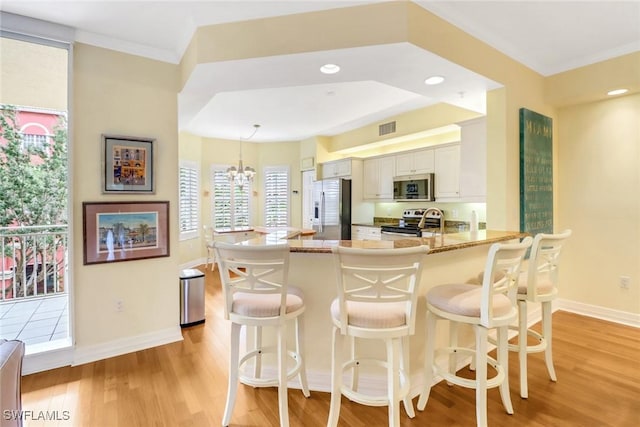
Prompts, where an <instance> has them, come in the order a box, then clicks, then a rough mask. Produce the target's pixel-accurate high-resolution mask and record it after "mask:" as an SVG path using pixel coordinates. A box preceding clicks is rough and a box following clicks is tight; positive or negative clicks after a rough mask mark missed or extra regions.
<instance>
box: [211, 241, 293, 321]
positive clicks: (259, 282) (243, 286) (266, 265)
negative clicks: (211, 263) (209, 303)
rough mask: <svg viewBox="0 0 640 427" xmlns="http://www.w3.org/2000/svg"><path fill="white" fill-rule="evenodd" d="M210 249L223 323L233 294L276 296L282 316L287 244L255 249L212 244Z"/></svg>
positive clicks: (285, 281) (248, 246)
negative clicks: (213, 255) (219, 287)
mask: <svg viewBox="0 0 640 427" xmlns="http://www.w3.org/2000/svg"><path fill="white" fill-rule="evenodd" d="M214 249H215V252H216V261H217V263H218V269H219V271H220V278H221V281H222V291H223V296H224V299H225V304H224V315H225V319H229V316H230V313H232V311H233V310H232V309H233V295H234V294H235V293H237V292H242V293H246V294H256V295H267V294H279V295H280V314H279V316H280V317H283V316H284V315H285V314H286V309H287V305H286V298H287V283H288V276H289V245H288V244H287V243H283V244H275V245H262V246H258V245H243V244H234V243H226V242H218V241H216V242H214Z"/></svg>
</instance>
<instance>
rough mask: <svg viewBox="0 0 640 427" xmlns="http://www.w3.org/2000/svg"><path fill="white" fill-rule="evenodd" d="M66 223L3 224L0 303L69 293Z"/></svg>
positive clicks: (0, 236)
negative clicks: (67, 290)
mask: <svg viewBox="0 0 640 427" xmlns="http://www.w3.org/2000/svg"><path fill="white" fill-rule="evenodd" d="M67 242H68V226H67V225H42V226H31V227H0V302H5V301H17V300H23V299H27V298H36V297H42V296H47V295H56V294H61V293H64V292H66V286H65V284H66V282H67V277H68V272H67V256H68V252H67Z"/></svg>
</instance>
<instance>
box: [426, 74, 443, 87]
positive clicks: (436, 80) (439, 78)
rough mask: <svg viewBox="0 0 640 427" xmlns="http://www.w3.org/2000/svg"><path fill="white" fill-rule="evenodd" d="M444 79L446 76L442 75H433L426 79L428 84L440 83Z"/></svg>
mask: <svg viewBox="0 0 640 427" xmlns="http://www.w3.org/2000/svg"><path fill="white" fill-rule="evenodd" d="M443 81H444V77H442V76H431V77H429V78H427V79H426V80H425V81H424V84H426V85H439V84H440V83H442V82H443Z"/></svg>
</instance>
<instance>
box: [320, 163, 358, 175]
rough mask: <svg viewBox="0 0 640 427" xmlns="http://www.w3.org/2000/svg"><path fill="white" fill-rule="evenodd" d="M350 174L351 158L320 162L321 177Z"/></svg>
mask: <svg viewBox="0 0 640 427" xmlns="http://www.w3.org/2000/svg"><path fill="white" fill-rule="evenodd" d="M347 176H351V159H344V160H335V161H332V162H326V163H323V164H322V179H326V178H339V177H347Z"/></svg>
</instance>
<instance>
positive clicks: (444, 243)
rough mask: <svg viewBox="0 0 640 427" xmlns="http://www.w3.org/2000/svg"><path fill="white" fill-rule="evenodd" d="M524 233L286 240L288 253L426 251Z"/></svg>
mask: <svg viewBox="0 0 640 427" xmlns="http://www.w3.org/2000/svg"><path fill="white" fill-rule="evenodd" d="M284 236H285V233H282V234H278V233H276V234H265V235H262V236H260V237H256V238H254V239H250V240H247V241H245V242H241V243H239V244H242V245H265V244H276V243H282V239H283V238H284ZM526 236H528V234H527V233H521V232H519V231H497V230H479V231H477V232H474V233H472V232H469V231H463V232H460V233H450V234H444V235H441V236H437V237H408V238H406V239H401V240H289V241H288V242H289V247H290V249H291V252H292V253H295V252H297V253H318V254H322V253H331V248H333V247H335V246H347V247H354V248H364V249H376V248H377V249H394V248H408V247H413V246H418V245H428V246H429V248H430V251H429V253H439V252H446V251H453V250H458V249H464V248H470V247H474V246H480V245H489V244H493V243H497V242H504V241H508V240H513V239H519V238H523V237H526Z"/></svg>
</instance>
